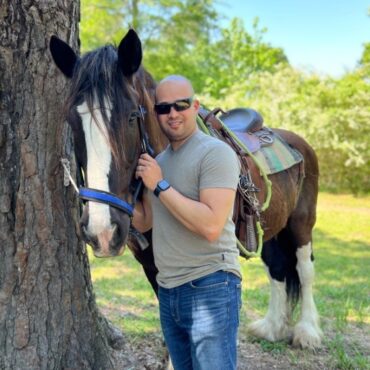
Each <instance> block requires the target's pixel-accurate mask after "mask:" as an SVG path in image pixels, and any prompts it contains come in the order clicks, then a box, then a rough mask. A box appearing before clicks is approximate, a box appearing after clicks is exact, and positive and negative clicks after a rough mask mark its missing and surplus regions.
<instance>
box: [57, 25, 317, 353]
mask: <svg viewBox="0 0 370 370" xmlns="http://www.w3.org/2000/svg"><path fill="white" fill-rule="evenodd" d="M50 50H51V54H52V56H53V59H54V61H55V63H56V65H57V66H58V68H59V69H60V70H61V71H62V72H63V73H64V75H65V76H66V77H68V78H70V79H71V90H70V94H69V98H68V101H67V103H66V111H67V120H68V122H69V124H70V126H71V127H72V130H73V135H74V143H75V154H76V161H77V164H78V166H79V167H80V168H81V169H82V171H83V173H84V179H85V184H84V185H85V186H86V188H83V189H82V190H83V191H82V190H81V192H80V197H81V198H83V199H84V200H85V205H84V207H83V212H82V216H81V219H80V226H81V231H82V235H83V238H84V240H85V241H86V242H88V243H89V244H90V245H91V246H92V248H93V251H94V254H95V255H96V256H98V257H108V256H116V255H119V254H121V253H122V252H123V249H124V247H125V245H126V244H128V245H129V248H130V249H131V250H132V252H133V253H134V255H135V257H136V259H137V260H138V261H139V262H140V263H141V264H142V266H143V268H144V271H145V273H146V276H147V278H148V280H149V282H150V283H151V285H152V287H153V289H154V291H155V292H156V293H157V283H156V280H155V276H156V273H157V270H156V268H155V265H154V261H153V252H152V246H151V245H149V247H147V248H140V246H139V244H138V243H137V242H136V241H135V239H134V238H132V237H130V223H131V216H132V207H133V205H134V202H135V199H136V196H137V193H138V191H137V190H138V187H139V186H140V184H137V183H136V182H135V179H134V173H135V167H136V163H137V160H138V157H139V155H140V153H141V151H143V150H144V149H147V148H145V147H146V146H149V145H150V146H151V147H153V149H154V152H155V153H158V152H159V151H161V150H162V149H163V148H164V146H165V145H166V139H165V138H164V136H163V134H162V133H161V131H160V128H159V126H158V123H157V121H156V117H155V114H154V112H153V104H154V89H155V83H154V81H153V79H152V77H151V76H150V74H149V73H148V72H147V71H145V69H144V68H143V67H142V66H141V61H142V49H141V42H140V39H139V38H138V36H137V34H136V33H135V31H134V30H129V31H128V33H127V34H126V36H125V37H124V38H123V39H122V41H121V43H120V45H119V47H118V48H115V47H113V46H111V45H108V46H104V47H102V48H99V49H96V50H94V51H91V52H89V53H87V54H85V55H83V56H82V57H78V56H77V55H76V54H75V52H74V51H73V50H72V49H71V48H70V47H69V46H68V45H67V44H66V43H64V42H63V41H61V40H60V39H58V38H57V37H54V36H53V37H52V38H51V41H50ZM144 112H145V113H144ZM279 134H280V135H281V136H282V137H283V138H284V139H285V140H286V141H287V142H288V143H289V144H290V145H292V146H293V147H295V148H296V149H297V150H298V151H299V152H300V153H301V154H302V155H303V157H304V165H303V167H304V168H302V165H296V166H293V167H291V168H290V169H288V170H286V171H283V172H281V173H278V174H274V175H271V176H269V178H270V180H271V182H272V198H271V202H270V207H269V208H268V209H267V210H266V211H265V212H264V213H263V214H262V222H263V228H264V231H265V243H264V246H263V250H262V260H263V262H264V264H265V266H266V271H267V274H268V277H269V279H270V284H271V297H270V303H269V308H268V312H267V314H266V316H265V317H264V318H263V319H261V320H259V321H257V322H255V323H253V324H252V325H250V330H251V332H252V333H254V335H256V336H258V337H261V338H265V339H267V340H270V341H276V340H282V339H290V340H292V341H293V344H295V345H298V346H301V347H309V348H315V347H317V346H319V345H320V341H321V336H322V333H321V330H320V328H319V324H318V315H317V311H316V307H315V303H314V300H313V293H312V284H313V280H314V266H313V254H312V228H313V226H314V223H315V218H316V202H317V194H318V163H317V159H316V156H315V153H314V151H313V150H312V148H311V147H310V146H309V145H308V144H307V143H306V142H305V141H304V140H303V139H301V138H300V137H299V136H297V135H295V134H294V133H292V132H288V131H282V130H281V131H279ZM302 172H304V178H303V181H301V178H302ZM253 180H254V182H255V184H256V185H257V186H258V187H259V188H261V189H263V188H264V185H263V182H262V181H263V180H262V178H261V177H260V176H259V174H258V173H257V170H256V174H254V176H253ZM261 196H262V197H263V196H264V194H263V192H262V193H261ZM146 237H147V238H148V240H149V242H150V241H151V238H150V233H148V234H147V235H146ZM299 299H300V301H301V314H300V317H299V320H298V322H297V323H296V324H295V326H294V327H293V328H292V327H291V314H292V303H296V301H297V300H299Z"/></svg>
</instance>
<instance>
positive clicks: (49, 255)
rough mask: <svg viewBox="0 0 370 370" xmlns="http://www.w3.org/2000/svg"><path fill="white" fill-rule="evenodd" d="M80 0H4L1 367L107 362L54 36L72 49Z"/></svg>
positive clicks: (0, 19)
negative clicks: (66, 165) (82, 233)
mask: <svg viewBox="0 0 370 370" xmlns="http://www.w3.org/2000/svg"><path fill="white" fill-rule="evenodd" d="M78 21H79V1H66V0H57V1H48V0H39V1H32V0H8V1H6V2H5V4H4V2H3V0H0V369H1V370H2V369H22V370H24V369H27V370H31V369H47V370H50V369H112V368H113V366H112V363H111V360H110V348H109V343H108V339H107V335H106V332H105V330H106V322H105V321H104V320H102V318H101V316H100V315H99V312H98V310H97V308H96V303H95V299H94V295H93V290H92V285H91V278H90V270H89V264H88V258H87V255H86V250H85V246H84V245H83V244H82V243H81V242H79V240H78V238H77V235H76V220H77V216H78V214H77V209H78V207H77V203H76V197H75V195H74V194H73V190H72V188H71V187H70V188H65V187H64V185H63V171H62V168H61V165H60V159H61V157H64V156H67V157H73V153H72V140H71V133H70V130H69V127H68V126H67V125H66V124H65V123H64V122H63V119H62V107H63V103H64V101H65V93H66V90H67V88H68V86H67V81H66V80H65V78H64V77H63V76H62V74H61V73H60V72H59V71H58V70H57V68H56V67H55V66H54V65H53V62H52V59H51V55H50V53H49V49H48V46H49V39H50V36H51V35H52V34H56V35H58V36H59V37H61V38H63V39H64V40H66V41H67V42H68V43H69V44H70V45H72V46H73V47H74V49H75V50H76V49H78V47H77V40H78Z"/></svg>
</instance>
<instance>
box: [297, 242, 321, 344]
mask: <svg viewBox="0 0 370 370" xmlns="http://www.w3.org/2000/svg"><path fill="white" fill-rule="evenodd" d="M297 271H298V275H299V279H300V282H301V316H300V319H299V321H298V322H297V324H296V325H295V327H294V334H293V344H294V345H296V346H299V347H302V348H312V349H313V348H315V347H318V346H319V345H320V343H321V337H322V331H321V329H320V326H319V316H318V313H317V310H316V306H315V302H314V299H313V293H312V286H313V281H314V265H313V257H312V247H311V242H309V243H308V244H306V245H303V246H302V247H300V248H298V250H297Z"/></svg>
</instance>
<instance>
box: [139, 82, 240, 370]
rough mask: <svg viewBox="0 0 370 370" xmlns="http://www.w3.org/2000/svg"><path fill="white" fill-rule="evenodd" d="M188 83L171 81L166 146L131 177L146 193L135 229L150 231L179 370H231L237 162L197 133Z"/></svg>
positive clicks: (163, 101)
mask: <svg viewBox="0 0 370 370" xmlns="http://www.w3.org/2000/svg"><path fill="white" fill-rule="evenodd" d="M198 109H199V101H198V100H197V99H194V91H193V88H192V85H191V83H190V82H189V81H188V80H187V79H186V78H185V77H182V76H169V77H167V78H165V79H164V80H162V81H161V82H160V83H159V85H158V86H157V89H156V104H155V111H156V113H157V117H158V121H159V124H160V127H161V129H162V131H163V132H164V134H165V135H166V136H167V138H168V140H169V143H170V144H169V145H168V147H167V148H166V149H165V150H164V151H163V152H162V153H160V154H159V155H158V156H157V158H156V159H154V158H152V157H150V156H149V155H148V154H143V155H141V157H140V159H139V162H138V166H137V171H136V176H137V177H141V178H142V180H143V182H144V184H145V186H146V187H147V189H149V191H150V194H147V195H146V196H145V197H144V199H143V202H142V203H141V204H139V205H138V207H137V209H136V210H135V214H134V221H133V222H134V226H135V227H136V228H137V229H138V230H139V231H142V232H144V231H147V230H148V229H149V228H151V227H153V249H154V259H155V264H156V266H157V268H158V270H159V272H158V275H157V281H158V284H159V308H160V320H161V326H162V330H163V333H164V337H165V341H166V344H167V346H168V349H169V353H170V356H171V359H172V362H173V365H174V367H175V369H176V370H185V369H202V370H205V369H212V370H218V369H219V370H228V369H236V361H237V349H236V343H237V331H238V325H239V310H240V307H241V297H240V294H241V273H240V266H239V259H238V256H239V253H238V250H237V247H236V239H235V228H234V224H233V222H232V209H233V203H234V199H235V191H236V188H237V184H238V179H239V171H240V168H239V162H238V160H237V157H236V155H235V153H234V152H233V151H232V149H231V148H230V147H229V146H228V145H227V144H225V143H223V142H222V141H220V140H217V139H215V138H213V137H210V136H208V135H206V134H204V133H202V132H201V131H200V130H199V129H198V127H197V123H196V117H197V113H198Z"/></svg>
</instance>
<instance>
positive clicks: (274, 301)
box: [248, 238, 291, 342]
mask: <svg viewBox="0 0 370 370" xmlns="http://www.w3.org/2000/svg"><path fill="white" fill-rule="evenodd" d="M262 260H263V262H264V264H265V268H266V270H267V275H268V277H269V280H270V287H271V295H270V301H269V307H268V311H267V314H266V316H265V317H264V318H263V319H260V320H258V321H256V322H254V323H252V324H250V325H249V326H248V330H249V332H250V333H251V334H252V335H254V336H256V337H259V338H263V339H267V340H269V341H272V342H274V341H276V340H282V339H289V338H291V329H290V327H289V322H290V315H291V308H290V305H289V296H288V294H287V279H286V273H287V264H288V262H289V259H288V258H287V256H286V253H285V252H284V250H283V249H282V248H281V246H280V243H279V241H278V240H277V239H276V238H274V239H271V240H270V241H268V242H265V243H264V245H263V250H262Z"/></svg>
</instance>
